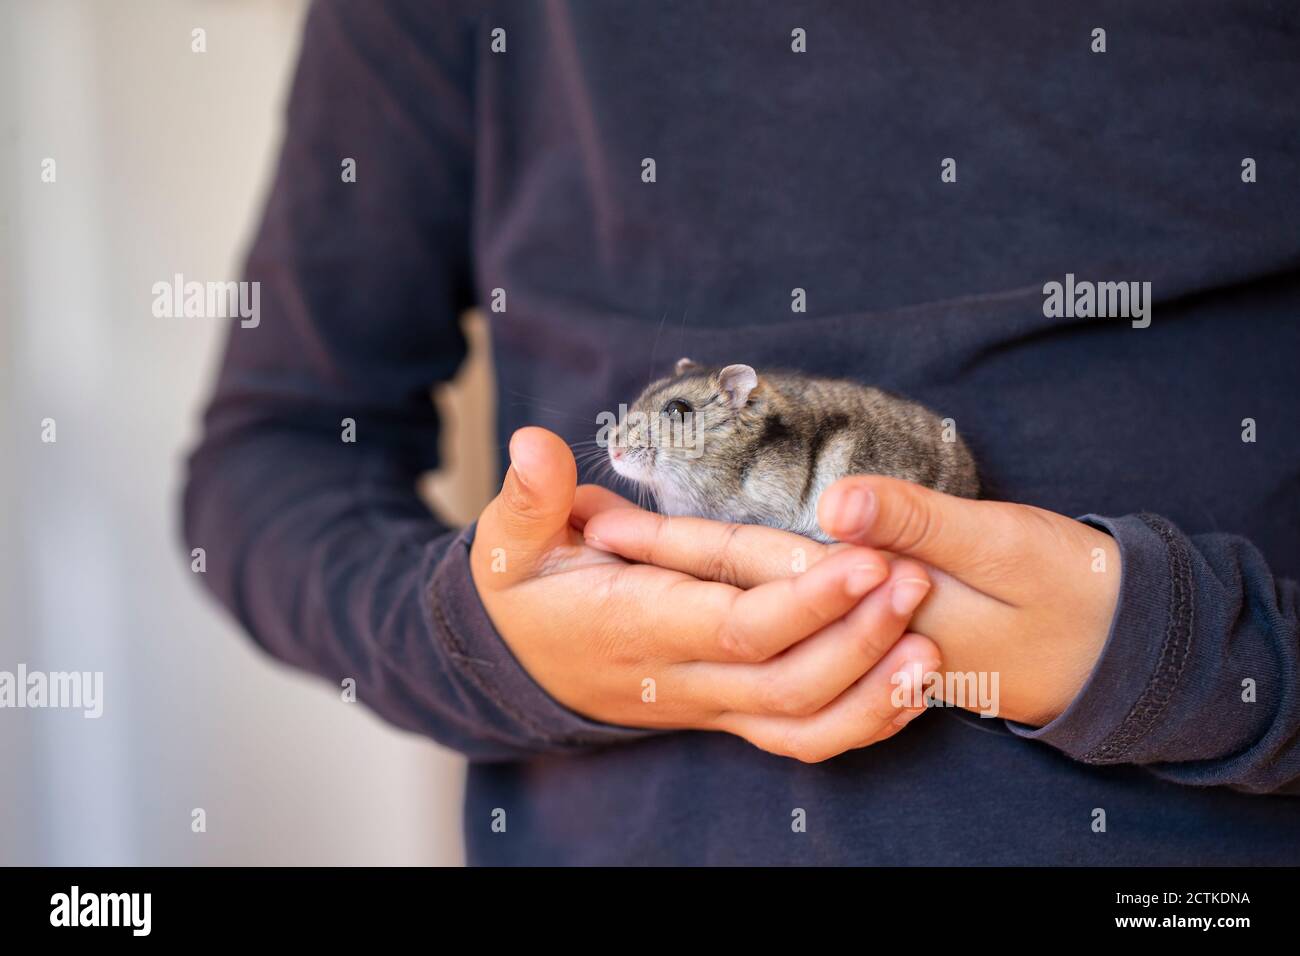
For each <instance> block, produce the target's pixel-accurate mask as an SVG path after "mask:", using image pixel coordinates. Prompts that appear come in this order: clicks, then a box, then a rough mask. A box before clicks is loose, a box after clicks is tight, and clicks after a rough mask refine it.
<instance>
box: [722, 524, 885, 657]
mask: <svg viewBox="0 0 1300 956" xmlns="http://www.w3.org/2000/svg"><path fill="white" fill-rule="evenodd" d="M888 576H889V565H888V563H887V562H886V561H885V559H884V558H883V557H882V556H881V555H879V554H877V553H876V552H874V551H868V550H867V549H865V548H850V549H846V550H844V551H841V552H839V553H838V554H836V555H833V556H832V557H829V558H827V559H826V560H824V561H822V562H820V563H818V564H817V565H816V566H814V567H813V568H811V569H809V570H808V571H806V572H804V573H803V574H800V575H797V576H795V577H787V578H780V579H778V580H776V581H769V582H768V583H767V584H760V585H759V586H758V587H756V588H751V589H750V590H748V591H737V592H735V593H736V594H737V595H738V596H737V597H735V598H734V600H733V601H732V602H731V607H730V608H729V609H728V613H727V614H726V615H725V616H724V617H722V619H721V620H720V621H718V622H717V625H716V627H715V628H714V629H712V630H713V634H712V635H710V636H706V641H707V642H708V644H706V649H708V650H712V649H713V648H714V647H716V648H718V649H720V650H721V651H722V652H723V653H724V654H725V655H726V657H724V658H723V659H724V660H734V661H749V662H757V661H765V660H767V659H768V658H770V657H772V656H773V655H775V654H778V653H780V652H781V651H784V650H785V649H786V648H788V647H790V646H791V645H793V644H795V643H796V642H798V641H801V640H803V639H804V638H805V637H808V636H809V635H810V634H814V633H816V632H817V631H819V630H821V629H822V628H824V627H826V626H827V625H828V624H830V623H832V622H833V621H836V620H838V619H839V618H840V617H841V616H843V615H844V614H845V613H846V612H847V611H848V610H849V609H850V608H852V607H853V606H854V605H855V604H857V603H858V601H859V600H860V599H861V598H862V597H863V596H864V595H865V594H866V593H867V592H868V591H870V590H872V589H873V588H875V587H876V586H877V585H879V584H880V583H881V582H882V581H884V580H885V579H886V578H887V577H888ZM715 587H716V585H715ZM710 645H711V646H710Z"/></svg>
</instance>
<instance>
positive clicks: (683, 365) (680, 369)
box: [673, 358, 700, 375]
mask: <svg viewBox="0 0 1300 956" xmlns="http://www.w3.org/2000/svg"><path fill="white" fill-rule="evenodd" d="M699 367H700V366H699V364H698V363H696V362H692V361H691V360H690V359H688V358H679V359H678V360H677V364H676V365H674V366H673V374H674V375H685V374H686V373H687V372H694V371H695V370H696V369H698V368H699Z"/></svg>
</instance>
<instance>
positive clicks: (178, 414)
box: [0, 0, 491, 864]
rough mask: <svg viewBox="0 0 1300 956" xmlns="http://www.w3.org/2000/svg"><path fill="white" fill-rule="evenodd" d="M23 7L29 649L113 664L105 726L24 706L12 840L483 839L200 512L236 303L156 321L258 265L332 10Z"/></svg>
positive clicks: (32, 661)
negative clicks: (209, 402)
mask: <svg viewBox="0 0 1300 956" xmlns="http://www.w3.org/2000/svg"><path fill="white" fill-rule="evenodd" d="M0 8H2V9H0V17H2V19H0V225H2V227H3V233H2V234H0V282H3V286H2V287H0V309H2V310H3V314H2V320H0V378H2V379H3V386H2V391H0V401H2V402H3V413H2V414H0V441H2V444H0V448H2V449H3V453H2V455H0V457H2V459H3V461H2V465H0V495H2V496H3V501H4V507H3V509H0V522H2V523H0V602H2V607H0V629H2V630H0V670H8V671H14V670H16V668H17V665H18V664H19V663H26V664H27V666H28V667H29V668H31V669H40V670H47V671H61V670H80V671H87V670H91V671H93V670H102V671H103V672H104V683H105V687H104V698H105V704H104V715H103V717H102V718H101V719H99V720H87V719H84V718H83V717H82V716H81V714H80V712H76V711H58V710H13V709H0V862H3V863H8V864H15V863H28V864H32V863H34V864H189V863H203V864H235V863H247V864H272V863H284V864H426V863H448V864H454V863H458V862H460V861H461V858H462V850H461V837H460V800H461V788H462V782H463V766H462V762H461V760H460V759H459V758H458V757H457V756H456V755H454V754H451V753H450V752H448V751H446V750H443V749H440V748H438V747H436V746H435V745H434V744H432V743H431V742H429V741H425V740H422V739H420V738H417V737H414V736H411V735H407V734H402V733H400V732H397V731H394V730H392V729H390V728H389V727H387V726H386V725H384V724H382V723H381V722H380V721H378V720H377V719H376V718H375V717H373V716H372V715H371V714H369V712H367V711H365V710H364V709H363V708H362V707H361V705H356V704H346V703H343V702H342V701H341V700H340V697H339V694H338V692H337V690H336V689H333V688H331V687H330V686H328V685H326V684H324V683H322V682H318V681H315V680H313V679H310V678H306V677H304V676H301V675H298V674H296V673H293V672H291V671H288V670H286V669H284V668H283V667H281V666H279V665H275V664H272V663H271V662H270V661H269V659H268V658H266V657H264V656H263V655H262V654H261V653H260V652H258V651H257V650H255V648H254V647H253V645H252V644H251V643H250V642H249V641H248V640H247V638H245V637H244V636H243V635H242V634H241V633H239V632H238V631H237V629H236V628H235V627H234V626H233V625H232V624H231V623H230V622H229V620H227V619H226V618H225V617H224V616H223V615H222V614H220V613H219V612H218V610H217V608H216V606H215V604H214V603H213V602H211V601H210V600H209V599H208V598H207V596H206V594H205V593H204V592H203V591H202V590H201V589H200V587H199V586H198V583H197V582H196V581H195V580H194V579H193V577H194V576H193V574H192V573H191V572H190V570H189V563H188V560H189V559H188V555H187V554H184V553H183V552H182V549H181V547H180V544H179V538H178V533H177V530H176V521H177V517H176V515H177V501H178V494H179V489H180V481H181V476H182V468H181V463H182V456H183V454H184V453H185V451H186V450H187V449H188V448H189V446H190V445H191V444H192V442H193V440H194V438H195V435H196V427H197V421H198V414H199V410H200V408H201V405H202V402H203V401H204V398H205V396H206V392H207V389H208V387H209V384H210V381H211V377H212V374H213V372H214V369H215V363H216V360H217V357H218V354H217V350H218V346H219V344H220V340H221V337H222V335H223V333H224V331H225V321H223V320H210V319H156V318H154V317H153V316H152V314H151V312H150V305H151V302H152V293H151V286H152V285H153V283H154V282H156V281H159V280H169V279H170V277H171V276H172V275H173V274H174V273H178V272H179V273H183V274H184V275H185V276H186V277H202V279H204V280H208V279H214V280H215V279H237V278H239V269H240V265H241V263H242V257H243V255H244V252H245V249H246V247H247V244H248V242H249V240H250V238H251V232H252V230H253V228H254V227H255V225H256V222H257V217H258V214H259V211H260V205H261V202H262V200H263V195H264V191H265V189H266V188H267V183H268V179H269V175H270V172H271V168H272V162H273V159H274V156H275V152H276V149H277V145H278V140H279V136H280V129H281V118H282V113H283V106H284V101H285V95H286V91H287V82H288V80H289V78H290V75H291V69H292V66H293V62H294V59H295V57H296V53H297V46H298V39H299V31H300V27H301V22H302V15H303V13H304V8H305V4H304V3H303V2H301V0H223V2H212V0H114V2H112V3H107V2H96V0H0ZM195 27H202V28H204V29H205V30H206V31H207V52H206V53H203V54H196V53H193V52H191V49H190V44H191V30H192V29H194V28H195ZM46 157H51V158H53V159H55V160H56V162H57V181H56V182H55V183H53V184H47V183H42V181H41V164H42V161H43V159H45V158H46ZM484 382H485V373H484V364H483V358H482V356H481V354H480V355H479V357H478V359H477V361H476V363H475V366H474V368H473V369H472V370H471V372H470V373H469V388H470V389H471V391H470V393H469V398H468V400H467V399H466V396H465V392H464V385H463V384H462V385H461V386H459V388H460V391H459V392H458V393H456V394H453V395H451V396H450V397H449V398H448V397H446V396H443V397H441V400H447V401H451V402H453V403H455V404H456V405H457V407H458V413H457V418H456V423H457V428H456V430H455V434H454V435H453V438H452V439H451V440H452V442H454V443H456V444H458V445H460V446H470V447H469V449H464V448H462V449H461V450H459V451H456V450H453V459H454V460H455V461H456V462H457V463H458V464H457V468H456V473H455V474H453V475H451V476H450V477H440V479H439V480H438V481H437V482H436V483H435V484H436V485H437V487H436V488H435V494H437V495H438V496H439V497H440V498H441V499H442V500H444V501H445V502H446V503H447V505H448V509H449V510H450V512H451V514H452V516H453V517H463V516H464V515H466V514H472V513H473V512H474V511H475V510H476V508H475V506H476V504H479V503H481V499H482V496H483V495H484V493H485V490H486V488H485V484H486V481H487V476H488V475H489V473H490V468H491V462H490V461H489V460H488V459H487V449H488V448H489V447H490V444H491V443H490V442H488V441H486V440H485V436H486V433H487V428H488V420H489V419H488V417H487V416H488V410H487V409H486V408H485V406H486V403H485V402H484V401H483V399H482V396H483V395H484V394H485V390H484ZM47 417H48V418H53V419H55V420H56V422H57V436H58V440H57V443H55V444H44V443H42V441H41V425H40V423H41V420H42V419H44V418H47ZM196 807H202V808H203V809H204V810H205V811H206V813H207V832H206V833H200V834H196V833H193V832H191V827H190V822H191V811H192V809H194V808H196Z"/></svg>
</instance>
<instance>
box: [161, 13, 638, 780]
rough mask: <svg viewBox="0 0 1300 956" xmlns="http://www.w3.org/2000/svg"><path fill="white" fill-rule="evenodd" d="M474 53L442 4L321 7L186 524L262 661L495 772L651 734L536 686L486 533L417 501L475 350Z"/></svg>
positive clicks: (214, 584) (195, 457) (303, 58)
mask: <svg viewBox="0 0 1300 956" xmlns="http://www.w3.org/2000/svg"><path fill="white" fill-rule="evenodd" d="M477 42H478V38H477V36H476V34H475V28H474V26H473V24H471V23H469V22H467V21H466V20H465V18H463V17H460V16H459V15H458V14H456V13H455V12H454V11H448V10H446V9H443V8H442V7H441V6H440V5H431V4H427V3H419V4H417V3H409V4H403V3H396V2H389V3H366V4H357V3H344V2H321V3H317V4H316V5H315V6H314V7H313V8H312V10H311V12H310V13H309V16H308V20H307V24H306V29H305V33H304V39H303V46H302V51H301V55H300V60H299V64H298V68H297V73H296V75H295V78H294V82H293V86H292V90H291V93H290V101H289V116H288V125H287V131H286V136H285V142H284V145H283V148H282V152H281V156H280V161H279V165H278V169H277V172H276V176H275V180H274V183H273V187H272V191H271V194H270V197H269V200H268V203H267V206H266V210H265V213H264V217H263V221H262V223H261V226H260V229H259V231H258V233H257V235H256V238H255V240H254V242H253V245H252V248H251V251H250V253H249V257H248V261H247V265H246V269H245V277H246V279H247V280H248V281H250V282H253V283H256V284H257V288H258V289H259V296H260V298H259V300H258V301H260V306H259V312H258V314H257V317H256V321H249V322H245V323H240V324H234V325H232V327H231V331H230V335H229V338H228V341H227V345H226V351H225V355H224V359H223V362H222V365H221V369H220V373H219V376H218V381H217V385H216V390H215V394H214V395H213V397H212V400H211V402H210V404H209V407H208V409H207V411H206V414H205V416H204V422H203V432H202V436H201V440H200V443H199V445H198V447H197V448H196V449H195V450H194V452H193V453H192V455H191V457H190V459H189V473H188V479H187V483H186V487H185V492H184V501H183V524H184V536H185V540H186V542H187V546H188V547H189V548H191V549H192V548H202V549H203V550H204V554H205V561H206V573H205V574H204V575H203V576H202V579H203V581H204V583H205V584H206V585H207V587H208V588H209V589H210V590H211V591H212V592H213V593H214V594H215V595H216V597H217V598H218V599H219V600H220V601H221V603H223V604H224V605H225V606H226V607H227V608H228V609H229V610H230V611H231V612H232V613H233V614H234V616H235V617H236V618H237V619H238V621H239V622H240V623H241V624H242V626H243V627H244V628H245V630H247V632H248V633H249V634H250V635H251V636H252V638H253V639H254V640H255V641H256V642H257V643H258V644H259V645H260V646H261V647H262V648H264V649H265V650H266V651H268V652H269V653H270V654H272V655H273V656H275V657H276V658H279V659H281V660H283V661H286V662H288V663H290V664H292V665H295V666H297V667H301V668H303V669H305V670H308V671H311V672H313V673H315V674H318V675H321V676H323V677H326V678H328V679H329V680H331V681H333V682H335V686H336V687H341V686H346V685H343V682H344V681H345V680H347V679H349V678H350V679H351V680H352V681H354V682H355V690H356V695H357V700H358V701H360V702H362V703H364V704H366V705H367V706H369V707H370V708H372V709H373V710H374V711H376V712H377V713H378V714H379V715H380V716H382V717H383V718H385V719H387V720H388V721H390V722H391V723H393V724H396V725H398V726H400V727H404V728H407V729H410V730H413V731H416V732H419V733H422V734H426V735H428V736H430V737H432V738H434V739H436V740H438V741H440V742H442V743H444V744H446V745H448V746H451V747H454V748H456V749H458V750H460V751H462V752H464V753H466V754H468V755H469V756H470V757H471V758H476V759H484V760H489V759H509V758H515V757H519V756H522V755H527V754H532V753H539V752H550V753H555V752H567V751H571V750H574V749H580V748H586V747H590V746H593V745H599V744H604V743H610V742H613V741H617V740H620V739H623V738H624V737H630V736H639V735H638V734H636V732H634V731H630V730H629V731H625V730H623V729H622V728H615V727H608V726H605V725H600V724H595V723H592V722H590V721H587V720H585V719H583V718H582V717H580V716H579V715H577V714H575V713H573V712H571V711H569V710H567V709H566V708H564V707H562V706H561V705H560V704H558V703H557V702H555V701H554V700H553V699H552V698H551V697H550V696H549V695H547V694H546V693H545V692H544V691H543V690H542V689H541V688H540V687H539V686H538V685H537V684H536V683H534V682H533V681H532V680H531V678H530V677H529V676H528V675H527V673H526V672H525V671H524V670H523V669H522V668H521V666H520V665H519V664H518V662H517V661H516V660H515V659H514V657H513V656H512V655H511V653H510V651H509V649H508V648H507V647H506V645H505V644H504V642H503V641H502V640H501V639H500V637H499V635H498V634H497V633H496V632H495V630H494V629H493V626H492V624H491V621H490V620H489V618H488V616H487V614H486V612H485V610H484V609H483V606H482V604H481V603H480V601H479V598H478V594H477V592H476V591H475V589H474V585H473V583H472V579H471V577H470V572H469V559H468V551H469V544H470V542H471V541H472V535H473V528H472V527H471V528H467V529H465V530H463V531H456V530H453V529H449V528H447V527H446V526H444V525H443V524H442V523H440V522H439V521H438V520H437V519H436V518H435V517H434V516H433V515H432V514H431V513H430V512H429V511H428V509H427V508H426V507H425V506H424V505H423V504H422V502H421V500H420V498H419V496H418V494H417V491H416V479H417V477H418V475H419V474H420V473H421V472H422V471H425V470H427V469H430V468H433V467H435V466H436V465H437V464H438V453H437V448H438V436H439V428H438V426H439V422H438V418H437V414H436V411H435V408H434V405H433V402H432V399H431V389H432V387H433V386H434V385H435V384H436V383H438V382H441V381H445V380H447V379H449V378H450V377H451V376H452V375H453V374H454V373H455V371H456V369H457V367H458V366H459V364H460V363H461V361H462V359H463V358H464V356H465V352H466V343H465V341H464V339H463V336H462V333H461V330H460V326H459V316H460V314H461V312H462V311H463V310H464V309H465V308H466V307H468V306H470V305H472V291H471V289H472V283H471V279H470V274H471V268H470V261H469V258H470V257H469V248H470V239H469V236H470V208H471V168H472V155H473V128H474V127H473V115H472V104H471V90H472V82H471V74H472V66H473V50H474V44H475V43H477ZM352 171H354V172H355V176H353V175H352Z"/></svg>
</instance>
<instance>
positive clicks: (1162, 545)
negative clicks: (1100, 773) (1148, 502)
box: [1007, 515, 1192, 764]
mask: <svg viewBox="0 0 1300 956" xmlns="http://www.w3.org/2000/svg"><path fill="white" fill-rule="evenodd" d="M1079 520H1081V521H1083V522H1084V523H1086V524H1089V525H1092V526H1093V527H1096V528H1099V529H1100V530H1102V531H1106V532H1107V533H1109V534H1110V535H1111V536H1112V537H1113V538H1114V539H1115V542H1116V544H1118V546H1119V552H1120V563H1121V573H1120V589H1119V600H1118V602H1117V604H1116V608H1115V617H1114V619H1113V620H1112V622H1111V627H1110V633H1109V634H1108V635H1107V638H1106V644H1105V646H1104V647H1103V648H1102V652H1101V656H1100V657H1099V658H1098V660H1097V663H1096V665H1095V667H1094V668H1093V671H1092V674H1091V675H1090V676H1089V677H1088V680H1087V681H1086V682H1085V683H1084V685H1083V688H1082V689H1081V690H1080V691H1079V694H1078V696H1077V697H1076V698H1075V699H1074V700H1073V701H1072V702H1071V703H1070V705H1069V706H1068V707H1067V708H1066V709H1065V711H1064V712H1063V713H1062V714H1061V715H1060V716H1059V717H1057V718H1056V719H1055V720H1053V721H1051V722H1050V723H1049V724H1047V725H1046V726H1044V727H1039V728H1031V727H1027V726H1025V725H1023V724H1017V723H1014V722H1012V721H1007V726H1008V727H1009V729H1010V730H1011V731H1012V732H1013V733H1015V734H1016V735H1017V736H1020V737H1024V738H1026V739H1029V740H1041V741H1043V742H1044V743H1047V744H1051V745H1052V746H1053V747H1056V748H1057V749H1059V750H1061V751H1064V752H1065V753H1066V754H1068V755H1069V756H1071V757H1073V758H1074V759H1076V760H1079V761H1082V762H1084V763H1094V764H1108V763H1122V762H1125V760H1126V759H1127V758H1128V757H1129V755H1130V754H1131V753H1132V752H1133V749H1134V747H1135V746H1137V744H1138V743H1139V742H1140V741H1141V740H1142V738H1143V737H1144V736H1145V735H1146V734H1147V733H1149V732H1150V731H1151V729H1152V728H1153V727H1154V726H1155V724H1156V721H1157V719H1158V718H1159V716H1160V714H1161V713H1162V712H1163V711H1164V710H1165V708H1166V706H1167V705H1168V703H1169V700H1170V699H1171V697H1172V695H1173V692H1174V688H1175V687H1176V686H1177V684H1178V681H1179V678H1180V677H1181V675H1182V672H1183V669H1184V667H1185V666H1186V664H1187V660H1188V655H1189V651H1190V646H1191V636H1192V576H1191V575H1192V571H1191V557H1190V554H1189V553H1188V549H1187V545H1186V543H1185V542H1184V540H1183V538H1182V537H1181V536H1180V535H1178V534H1177V532H1176V531H1174V529H1173V528H1172V527H1171V526H1170V525H1169V524H1168V523H1167V522H1165V521H1164V520H1163V519H1161V518H1158V517H1156V516H1154V515H1127V516H1125V517H1121V518H1103V517H1099V516H1097V515H1086V516H1084V517H1083V518H1081V519H1079Z"/></svg>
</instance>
